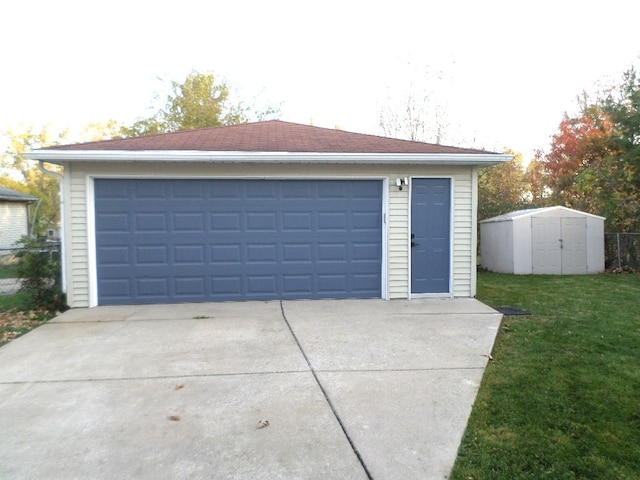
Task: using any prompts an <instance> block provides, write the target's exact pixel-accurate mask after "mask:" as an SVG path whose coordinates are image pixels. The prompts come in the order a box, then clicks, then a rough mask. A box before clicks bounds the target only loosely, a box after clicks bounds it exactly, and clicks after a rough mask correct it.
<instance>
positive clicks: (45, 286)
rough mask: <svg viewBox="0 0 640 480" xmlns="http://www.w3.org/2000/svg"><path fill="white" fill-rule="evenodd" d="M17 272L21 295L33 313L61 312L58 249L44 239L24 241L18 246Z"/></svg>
mask: <svg viewBox="0 0 640 480" xmlns="http://www.w3.org/2000/svg"><path fill="white" fill-rule="evenodd" d="M18 244H19V245H21V247H22V248H21V250H19V251H18V253H17V254H16V256H17V257H18V259H19V261H18V266H17V272H18V276H19V277H20V278H21V279H22V287H21V289H20V290H21V291H23V292H25V293H26V294H27V296H28V297H29V303H30V307H31V308H32V309H45V310H48V311H52V312H55V311H62V310H64V309H65V307H66V299H65V296H64V293H62V282H61V268H60V245H58V244H52V243H50V242H48V241H47V240H46V239H44V238H28V237H23V238H22V239H21V240H20V241H19V242H18Z"/></svg>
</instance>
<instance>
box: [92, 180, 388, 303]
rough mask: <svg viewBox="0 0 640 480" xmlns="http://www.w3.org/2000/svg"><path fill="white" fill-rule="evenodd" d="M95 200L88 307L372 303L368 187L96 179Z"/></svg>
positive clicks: (374, 254) (377, 232)
mask: <svg viewBox="0 0 640 480" xmlns="http://www.w3.org/2000/svg"><path fill="white" fill-rule="evenodd" d="M111 190H113V195H114V196H113V197H112V196H111V194H110V192H111ZM95 192H96V201H95V204H96V252H97V255H96V257H97V271H98V302H99V303H100V304H118V303H160V302H173V301H206V300H241V299H274V298H349V297H353V296H357V297H380V295H381V269H382V266H381V264H382V226H381V208H382V183H381V182H379V181H343V180H336V181H333V180H331V181H324V180H322V181H311V180H310V181H305V180H280V181H270V180H269V181H265V180H140V179H129V180H107V179H98V180H96V181H95ZM158 192H160V193H158ZM126 289H128V293H127V292H125V290H126Z"/></svg>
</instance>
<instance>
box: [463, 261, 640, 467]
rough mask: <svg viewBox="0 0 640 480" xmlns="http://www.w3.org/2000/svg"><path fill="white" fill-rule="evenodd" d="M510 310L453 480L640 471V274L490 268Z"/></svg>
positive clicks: (494, 301) (492, 287) (492, 301)
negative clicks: (516, 313) (517, 313)
mask: <svg viewBox="0 0 640 480" xmlns="http://www.w3.org/2000/svg"><path fill="white" fill-rule="evenodd" d="M478 299H479V300H481V301H483V302H485V303H487V304H488V305H495V306H497V305H509V306H512V307H516V308H520V309H523V310H527V311H529V312H532V313H533V316H532V317H505V318H504V320H503V322H502V325H501V328H500V331H499V333H498V337H497V339H496V344H495V346H494V351H493V361H492V362H491V363H490V365H489V366H488V368H487V370H486V372H485V376H484V379H483V382H482V385H481V388H480V391H479V393H478V397H477V399H476V403H475V405H474V408H473V411H472V414H471V417H470V419H469V424H468V426H467V430H466V432H465V435H464V438H463V441H462V445H461V447H460V450H459V452H458V459H457V461H456V464H455V466H454V469H453V472H452V475H451V477H450V478H452V479H454V480H468V479H473V480H501V479H505V480H506V479H509V480H517V479H532V480H533V479H535V480H543V479H553V480H562V479H594V480H595V479H597V480H603V479H617V480H621V479H638V478H640V275H594V276H532V275H530V276H515V275H502V274H493V273H482V274H480V275H479V277H478Z"/></svg>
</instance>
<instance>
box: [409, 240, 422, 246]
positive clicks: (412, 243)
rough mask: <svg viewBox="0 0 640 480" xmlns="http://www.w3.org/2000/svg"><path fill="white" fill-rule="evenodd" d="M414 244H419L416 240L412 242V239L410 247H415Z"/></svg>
mask: <svg viewBox="0 0 640 480" xmlns="http://www.w3.org/2000/svg"><path fill="white" fill-rule="evenodd" d="M416 245H420V244H419V243H416V242H414V241H411V246H412V247H415V246H416Z"/></svg>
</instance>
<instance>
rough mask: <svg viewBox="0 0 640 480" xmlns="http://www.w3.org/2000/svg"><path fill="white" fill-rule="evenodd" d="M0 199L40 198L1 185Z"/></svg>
mask: <svg viewBox="0 0 640 480" xmlns="http://www.w3.org/2000/svg"><path fill="white" fill-rule="evenodd" d="M0 200H4V201H10V202H34V201H36V200H38V199H37V198H36V197H33V196H31V195H28V194H26V193H22V192H18V191H17V190H13V189H11V188H6V187H0Z"/></svg>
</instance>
